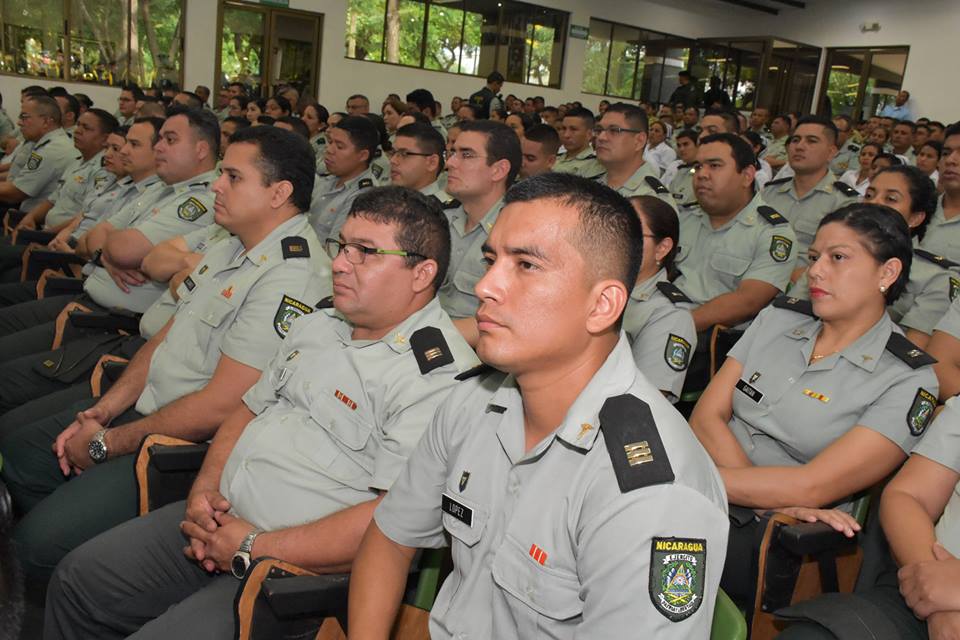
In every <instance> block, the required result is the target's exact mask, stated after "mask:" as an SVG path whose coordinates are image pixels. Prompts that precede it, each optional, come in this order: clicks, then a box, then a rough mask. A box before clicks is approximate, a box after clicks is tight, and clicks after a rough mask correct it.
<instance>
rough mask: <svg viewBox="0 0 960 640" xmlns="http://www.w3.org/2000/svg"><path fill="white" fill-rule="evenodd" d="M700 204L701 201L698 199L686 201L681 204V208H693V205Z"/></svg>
mask: <svg viewBox="0 0 960 640" xmlns="http://www.w3.org/2000/svg"><path fill="white" fill-rule="evenodd" d="M699 205H700V203H699V202H698V201H696V200H694V201H693V202H684V203H683V204H681V205H680V208H681V209H692V208H693V207H696V206H699Z"/></svg>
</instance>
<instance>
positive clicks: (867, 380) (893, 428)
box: [729, 298, 940, 466]
mask: <svg viewBox="0 0 960 640" xmlns="http://www.w3.org/2000/svg"><path fill="white" fill-rule="evenodd" d="M784 300H787V301H792V300H793V299H786V298H783V299H780V300H778V301H777V304H780V303H781V302H782V301H784ZM799 304H800V305H803V304H804V303H802V302H801V303H799ZM821 327H822V322H821V321H820V320H819V319H817V318H815V317H813V316H811V315H807V314H806V313H800V312H798V311H794V310H792V309H782V308H777V307H767V308H766V309H764V310H763V311H761V312H760V314H759V315H758V316H757V318H756V319H755V320H754V321H753V323H752V324H751V325H750V328H749V329H747V331H746V333H745V334H744V335H743V337H742V338H740V340H739V341H738V342H737V343H736V344H735V345H734V346H733V348H732V349H731V350H730V353H729V357H731V358H733V359H735V360H736V361H737V362H739V363H740V364H741V365H742V366H743V373H742V374H741V376H742V377H741V379H740V380H739V381H738V382H737V384H736V387H735V388H733V389H731V390H730V393H731V395H732V399H733V417H732V418H731V420H730V423H729V424H730V430H731V431H732V432H733V435H734V436H736V438H737V441H738V442H739V443H740V446H741V447H743V450H744V451H745V452H746V454H747V456H748V457H749V458H750V460H751V461H752V462H753V463H754V464H756V465H764V466H774V465H780V466H784V465H786V466H793V465H800V464H806V463H807V462H809V461H810V460H812V459H813V458H815V457H816V456H817V455H818V454H819V453H820V452H821V451H823V450H824V449H825V448H826V447H827V446H829V445H830V444H832V443H833V442H834V441H835V440H837V438H839V437H840V436H842V435H844V434H845V433H847V432H848V431H849V430H850V429H852V428H853V427H854V426H862V427H866V428H868V429H871V430H873V431H876V432H877V433H879V434H880V435H882V436H884V437H885V438H887V439H888V440H890V441H892V442H893V443H894V444H896V445H897V446H899V447H900V448H901V449H903V451H904V452H905V453H909V452H910V450H911V448H912V447H913V445H915V444H916V443H917V441H918V440H919V437H920V435H922V433H923V430H924V429H925V428H926V424H927V421H928V420H929V417H930V416H928V415H927V411H928V410H929V412H932V411H933V407H934V406H935V405H936V398H937V392H938V390H939V388H940V387H939V384H938V383H937V377H936V375H934V372H933V367H931V366H930V365H922V366H919V367H917V368H913V367H912V365H910V364H907V363H906V362H904V360H902V359H901V358H900V357H898V356H897V355H894V353H893V352H892V351H891V349H888V348H887V345H888V342H889V341H890V336H891V334H892V333H898V334H899V333H900V329H899V328H898V327H897V326H896V325H895V324H894V323H893V320H891V319H890V318H889V317H888V316H886V315H884V316H883V317H882V318H881V319H880V320H879V321H878V322H877V323H876V324H874V325H873V327H871V328H870V329H869V330H868V331H867V332H866V333H865V334H863V335H862V336H861V337H860V338H859V339H858V340H857V341H856V342H854V343H853V344H851V345H850V346H848V347H847V348H846V349H844V350H843V351H841V352H840V353H835V354H832V355H828V356H827V357H825V358H823V359H821V360H817V361H816V362H813V363H810V357H811V355H812V353H813V349H814V346H815V342H816V338H817V336H818V335H819V333H820V329H821ZM903 340H904V341H905V342H906V344H910V343H909V342H907V341H906V339H905V338H904V339H903ZM911 346H912V345H911ZM919 353H921V354H922V352H919ZM931 402H932V404H930V403H931ZM928 405H929V406H928Z"/></svg>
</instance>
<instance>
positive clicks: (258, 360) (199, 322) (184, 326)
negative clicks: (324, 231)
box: [136, 215, 332, 415]
mask: <svg viewBox="0 0 960 640" xmlns="http://www.w3.org/2000/svg"><path fill="white" fill-rule="evenodd" d="M287 238H292V239H293V240H294V241H295V242H294V243H293V244H294V245H295V246H296V247H297V250H296V251H292V250H290V249H289V247H290V246H291V244H290V240H286V242H285V239H287ZM331 290H332V283H331V279H330V259H329V258H328V257H327V254H326V253H325V252H324V251H323V249H322V247H321V246H320V243H319V241H318V240H317V238H316V235H314V233H313V230H312V229H311V228H310V224H309V222H308V221H307V219H306V216H303V215H298V216H295V217H294V218H293V219H291V220H288V221H287V222H284V223H283V224H281V225H280V226H278V227H277V228H276V229H274V230H273V231H271V232H270V234H269V235H268V236H267V237H266V238H264V239H263V240H261V241H260V242H259V243H258V244H257V245H256V246H255V247H251V248H250V249H249V250H245V249H244V246H243V244H242V243H241V242H240V240H239V238H236V237H231V238H229V239H225V240H223V241H221V242H218V243H216V244H215V245H213V246H212V247H211V248H210V250H209V252H208V253H207V254H205V255H204V258H203V260H201V261H200V263H199V264H198V265H197V268H196V269H194V271H193V273H191V274H190V276H189V277H188V278H187V279H186V280H184V281H183V284H181V285H180V288H179V289H178V290H177V295H179V297H180V301H179V302H178V303H177V311H176V313H175V314H174V316H173V324H172V325H171V326H170V329H169V331H168V332H167V335H166V337H165V338H164V340H163V342H161V343H160V344H159V345H158V346H157V348H156V350H155V351H154V352H153V357H152V358H151V360H150V370H149V371H148V373H147V383H146V386H145V387H144V389H143V393H141V394H140V399H139V400H137V405H136V408H137V411H139V412H140V413H142V414H144V415H146V414H150V413H153V412H154V411H156V410H158V409H160V408H161V407H163V406H165V405H166V404H168V403H170V402H172V401H173V400H176V399H177V398H180V397H183V396H185V395H187V394H188V393H191V392H193V391H196V390H198V389H201V388H203V386H204V385H205V384H206V383H207V382H208V381H209V380H210V378H211V377H212V376H213V372H214V370H215V369H216V367H217V364H218V363H219V362H220V355H221V354H223V355H225V356H228V357H230V358H232V359H233V360H236V361H237V362H240V363H241V364H245V365H247V366H248V367H253V368H254V369H260V370H263V369H264V368H265V367H266V366H267V363H268V362H269V361H270V358H272V357H273V355H274V354H275V353H276V352H277V349H279V348H280V341H281V340H283V338H284V337H285V336H286V335H287V333H288V332H289V331H290V325H291V323H292V322H293V321H294V320H296V319H297V318H299V317H300V316H303V315H305V314H308V313H311V312H312V311H313V310H314V307H315V306H316V304H317V301H318V300H321V299H322V298H324V297H326V296H328V295H330V293H331Z"/></svg>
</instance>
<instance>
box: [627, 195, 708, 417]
mask: <svg viewBox="0 0 960 640" xmlns="http://www.w3.org/2000/svg"><path fill="white" fill-rule="evenodd" d="M630 203H631V204H632V205H633V208H634V210H635V211H636V212H637V215H638V216H639V217H640V222H641V223H642V224H643V262H642V263H641V264H640V273H639V274H638V275H637V282H636V284H635V285H634V287H633V291H631V292H630V301H629V302H628V303H627V308H626V310H625V311H624V312H623V330H624V331H625V332H626V334H627V337H628V338H629V339H630V345H631V347H632V349H633V360H634V362H636V363H637V368H638V369H640V371H641V372H642V373H643V375H644V376H646V378H647V380H649V381H650V382H651V384H653V385H654V386H655V387H656V388H657V389H660V391H661V392H662V393H663V395H665V396H666V397H667V399H668V400H670V402H673V403H676V402H677V400H679V399H680V390H681V389H682V388H683V380H684V378H686V377H687V365H689V364H690V354H692V353H693V352H694V350H696V348H697V330H696V328H695V327H694V324H693V316H692V315H690V312H689V311H687V310H686V309H681V308H680V307H678V306H676V303H675V300H676V298H675V297H672V295H676V294H675V293H674V292H676V291H679V290H678V289H677V288H676V287H674V286H673V285H672V284H670V281H669V280H668V277H669V275H671V272H672V271H673V260H674V258H675V257H676V255H677V251H678V250H679V248H680V247H679V245H678V244H677V242H678V239H679V237H680V222H679V220H677V213H676V211H674V210H673V207H671V206H670V205H668V204H666V203H665V202H663V201H662V200H660V199H659V198H655V197H653V196H635V197H633V198H630ZM671 294H672V295H671ZM681 296H682V294H681Z"/></svg>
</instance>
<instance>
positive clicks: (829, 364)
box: [784, 314, 893, 373]
mask: <svg viewBox="0 0 960 640" xmlns="http://www.w3.org/2000/svg"><path fill="white" fill-rule="evenodd" d="M822 327H823V323H822V322H821V321H820V320H818V319H816V318H809V319H808V320H807V321H806V322H804V324H802V325H800V326H798V327H794V328H793V329H789V330H788V331H785V332H784V335H786V336H789V337H790V338H793V339H794V340H807V344H805V345H804V346H803V348H802V349H801V352H802V353H803V357H804V358H805V359H806V361H807V362H809V361H810V356H811V354H812V353H813V349H814V346H815V345H816V337H817V336H818V335H819V334H820V329H821V328H822ZM892 331H893V321H892V320H890V318H889V316H887V314H883V316H882V317H881V318H880V319H879V320H878V321H877V323H876V324H874V325H873V326H872V327H870V329H869V330H868V331H867V332H866V333H864V334H863V335H862V336H860V337H859V338H857V340H856V341H855V342H854V343H853V344H851V345H849V346H848V347H847V348H846V349H843V350H842V351H840V352H839V353H837V354H835V355H837V356H838V358H837V359H839V358H843V359H845V360H847V361H848V362H850V363H852V364H855V365H856V366H858V367H860V368H861V369H863V370H864V371H868V372H871V373H872V372H873V371H874V369H876V368H877V364H878V363H879V362H880V358H881V357H882V356H883V352H884V350H885V349H886V348H887V340H888V339H889V338H890V333H891V332H892ZM837 359H834V358H831V357H829V356H828V357H826V358H823V359H822V360H818V361H816V362H814V363H813V364H811V365H810V366H809V367H808V368H809V369H811V370H817V369H832V368H833V367H834V363H835V362H836V361H837Z"/></svg>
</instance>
